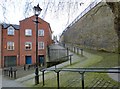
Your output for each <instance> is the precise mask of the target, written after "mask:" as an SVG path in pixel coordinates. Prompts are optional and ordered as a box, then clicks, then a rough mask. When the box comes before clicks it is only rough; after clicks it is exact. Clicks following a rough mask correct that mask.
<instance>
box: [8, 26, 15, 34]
mask: <svg viewBox="0 0 120 89" xmlns="http://www.w3.org/2000/svg"><path fill="white" fill-rule="evenodd" d="M14 31H15V29H14V28H13V27H12V26H10V27H9V28H8V29H7V34H8V35H14Z"/></svg>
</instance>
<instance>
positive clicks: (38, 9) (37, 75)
mask: <svg viewBox="0 0 120 89" xmlns="http://www.w3.org/2000/svg"><path fill="white" fill-rule="evenodd" d="M33 10H34V14H35V16H36V20H35V21H34V22H35V23H36V69H35V84H39V74H38V73H39V70H38V62H39V61H38V23H39V22H38V16H39V15H40V12H41V11H42V9H41V8H40V7H39V4H38V5H37V6H34V7H33Z"/></svg>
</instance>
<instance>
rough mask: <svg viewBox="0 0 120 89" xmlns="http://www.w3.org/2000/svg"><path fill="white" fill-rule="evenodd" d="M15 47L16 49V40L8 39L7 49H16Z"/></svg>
mask: <svg viewBox="0 0 120 89" xmlns="http://www.w3.org/2000/svg"><path fill="white" fill-rule="evenodd" d="M14 49H15V45H14V42H12V41H8V42H7V50H14Z"/></svg>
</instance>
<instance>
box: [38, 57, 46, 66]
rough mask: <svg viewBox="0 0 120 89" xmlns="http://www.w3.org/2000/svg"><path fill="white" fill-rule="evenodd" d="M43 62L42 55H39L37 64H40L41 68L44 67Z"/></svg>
mask: <svg viewBox="0 0 120 89" xmlns="http://www.w3.org/2000/svg"><path fill="white" fill-rule="evenodd" d="M44 60H45V57H44V55H39V62H40V64H41V66H44Z"/></svg>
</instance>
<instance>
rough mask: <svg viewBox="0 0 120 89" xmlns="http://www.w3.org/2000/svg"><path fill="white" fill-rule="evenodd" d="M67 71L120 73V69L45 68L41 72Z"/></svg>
mask: <svg viewBox="0 0 120 89" xmlns="http://www.w3.org/2000/svg"><path fill="white" fill-rule="evenodd" d="M56 70H57V71H65V72H66V71H67V72H97V73H98V72H99V73H120V68H103V67H102V68H100V67H99V68H64V69H62V68H45V69H41V71H56Z"/></svg>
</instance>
